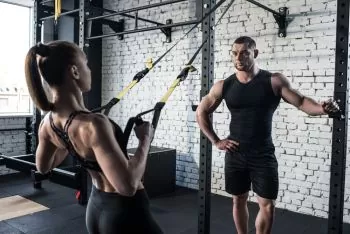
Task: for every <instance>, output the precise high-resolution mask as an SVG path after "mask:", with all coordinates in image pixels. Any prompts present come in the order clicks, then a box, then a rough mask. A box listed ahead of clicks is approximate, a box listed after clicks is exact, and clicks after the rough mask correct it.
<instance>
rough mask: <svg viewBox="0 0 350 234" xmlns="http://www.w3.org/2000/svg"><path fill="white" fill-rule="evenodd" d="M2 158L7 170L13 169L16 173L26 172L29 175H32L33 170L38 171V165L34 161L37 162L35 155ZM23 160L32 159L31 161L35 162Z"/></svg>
mask: <svg viewBox="0 0 350 234" xmlns="http://www.w3.org/2000/svg"><path fill="white" fill-rule="evenodd" d="M1 157H2V158H3V160H4V161H5V165H6V167H7V168H10V169H13V170H16V171H20V172H24V173H27V174H30V173H31V171H32V170H36V165H35V163H34V161H33V160H35V159H34V156H33V155H19V156H16V157H11V156H5V155H1ZM23 158H25V159H27V158H29V159H32V160H31V161H33V162H30V161H27V160H23Z"/></svg>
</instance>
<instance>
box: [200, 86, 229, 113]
mask: <svg viewBox="0 0 350 234" xmlns="http://www.w3.org/2000/svg"><path fill="white" fill-rule="evenodd" d="M222 84H223V83H222V82H218V83H216V84H215V85H214V86H213V87H212V88H211V90H210V92H209V94H208V95H206V96H205V97H203V99H202V101H201V103H200V105H199V108H200V109H199V110H200V111H203V112H207V113H212V112H214V111H215V109H216V108H217V107H218V106H219V105H220V103H221V102H222Z"/></svg>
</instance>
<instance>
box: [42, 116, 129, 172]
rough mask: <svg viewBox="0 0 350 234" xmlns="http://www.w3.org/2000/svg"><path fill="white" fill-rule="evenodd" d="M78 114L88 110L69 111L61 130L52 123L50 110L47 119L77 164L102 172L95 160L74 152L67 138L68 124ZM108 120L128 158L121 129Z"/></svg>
mask: <svg viewBox="0 0 350 234" xmlns="http://www.w3.org/2000/svg"><path fill="white" fill-rule="evenodd" d="M78 114H90V112H87V111H74V112H73V113H71V114H70V115H69V117H68V119H67V121H66V123H65V125H64V127H63V130H61V129H59V128H58V127H56V126H55V124H54V123H53V119H52V112H50V114H49V119H50V125H51V128H52V130H53V131H54V132H55V133H56V134H57V136H58V137H59V138H60V139H61V140H62V141H63V142H64V144H65V145H66V148H67V150H68V152H69V154H70V155H71V156H72V157H73V158H74V159H75V160H76V161H77V162H78V165H79V166H81V167H83V168H85V169H90V170H94V171H99V172H102V169H101V167H100V165H99V164H98V163H97V161H90V160H86V159H84V158H83V157H81V156H80V155H79V154H78V153H77V152H76V150H75V149H74V146H73V144H72V142H71V141H70V139H69V136H68V129H69V126H70V124H71V123H72V121H73V119H74V118H75V116H77V115H78ZM110 122H111V123H112V125H113V127H114V132H115V138H116V140H117V142H118V143H119V145H120V147H121V149H122V151H123V153H124V154H125V156H126V157H127V159H129V158H128V154H127V150H126V144H125V139H124V135H123V131H122V130H121V128H120V127H119V126H118V125H117V124H116V123H115V122H114V121H112V120H111V119H110Z"/></svg>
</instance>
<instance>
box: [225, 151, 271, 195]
mask: <svg viewBox="0 0 350 234" xmlns="http://www.w3.org/2000/svg"><path fill="white" fill-rule="evenodd" d="M225 187H226V192H228V193H230V194H232V195H241V194H244V193H246V192H248V191H249V190H250V188H251V187H252V188H253V191H254V192H255V193H256V194H257V195H258V196H260V197H262V198H266V199H272V200H276V198H277V194H278V163H277V160H276V156H275V147H274V146H273V145H266V146H259V147H255V148H254V147H244V148H243V147H240V148H239V149H238V150H237V151H234V152H227V153H226V155H225Z"/></svg>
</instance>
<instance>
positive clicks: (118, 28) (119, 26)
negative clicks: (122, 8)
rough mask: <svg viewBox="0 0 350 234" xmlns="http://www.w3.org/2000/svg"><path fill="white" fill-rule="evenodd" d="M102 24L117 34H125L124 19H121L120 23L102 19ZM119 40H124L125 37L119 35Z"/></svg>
mask: <svg viewBox="0 0 350 234" xmlns="http://www.w3.org/2000/svg"><path fill="white" fill-rule="evenodd" d="M101 22H102V24H105V25H108V26H109V27H110V28H111V29H112V30H113V31H114V32H116V33H118V32H124V29H125V27H124V25H125V24H124V19H120V20H118V21H114V20H107V19H102V20H101ZM118 39H119V40H123V39H124V35H118Z"/></svg>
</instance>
